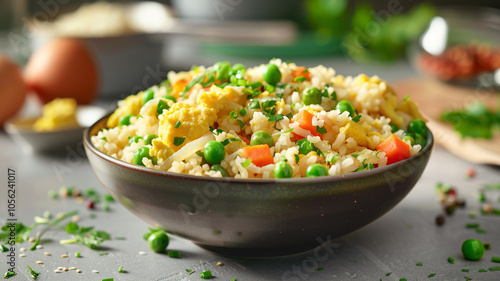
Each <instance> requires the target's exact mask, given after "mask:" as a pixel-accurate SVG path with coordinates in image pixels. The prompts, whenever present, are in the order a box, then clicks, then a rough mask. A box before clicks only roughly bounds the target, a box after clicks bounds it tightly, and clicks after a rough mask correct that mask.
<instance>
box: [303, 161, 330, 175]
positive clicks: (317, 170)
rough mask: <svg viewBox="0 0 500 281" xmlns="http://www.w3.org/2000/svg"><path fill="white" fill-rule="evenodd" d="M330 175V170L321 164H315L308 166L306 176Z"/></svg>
mask: <svg viewBox="0 0 500 281" xmlns="http://www.w3.org/2000/svg"><path fill="white" fill-rule="evenodd" d="M324 176H328V170H327V169H326V168H325V166H323V165H321V164H313V165H311V166H309V167H307V170H306V178H315V177H324Z"/></svg>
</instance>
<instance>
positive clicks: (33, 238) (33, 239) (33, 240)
mask: <svg viewBox="0 0 500 281" xmlns="http://www.w3.org/2000/svg"><path fill="white" fill-rule="evenodd" d="M35 241H36V239H35V237H30V239H28V242H31V243H33V242H35Z"/></svg>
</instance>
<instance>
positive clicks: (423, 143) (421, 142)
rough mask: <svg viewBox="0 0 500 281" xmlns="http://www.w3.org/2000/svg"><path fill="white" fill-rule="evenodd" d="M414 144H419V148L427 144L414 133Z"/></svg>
mask: <svg viewBox="0 0 500 281" xmlns="http://www.w3.org/2000/svg"><path fill="white" fill-rule="evenodd" d="M414 144H420V146H421V147H424V146H425V145H426V144H427V141H426V140H425V139H424V137H422V136H421V135H420V134H417V133H415V142H414Z"/></svg>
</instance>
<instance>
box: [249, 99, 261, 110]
mask: <svg viewBox="0 0 500 281" xmlns="http://www.w3.org/2000/svg"><path fill="white" fill-rule="evenodd" d="M248 107H250V109H260V103H259V100H252V101H251V102H250V104H249V105H248Z"/></svg>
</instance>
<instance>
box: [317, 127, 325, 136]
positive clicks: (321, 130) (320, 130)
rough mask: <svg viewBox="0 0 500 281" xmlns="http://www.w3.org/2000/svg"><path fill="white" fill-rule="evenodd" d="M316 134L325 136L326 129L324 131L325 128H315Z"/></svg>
mask: <svg viewBox="0 0 500 281" xmlns="http://www.w3.org/2000/svg"><path fill="white" fill-rule="evenodd" d="M316 132H317V133H320V134H322V135H323V134H326V129H325V126H323V127H320V126H316Z"/></svg>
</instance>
